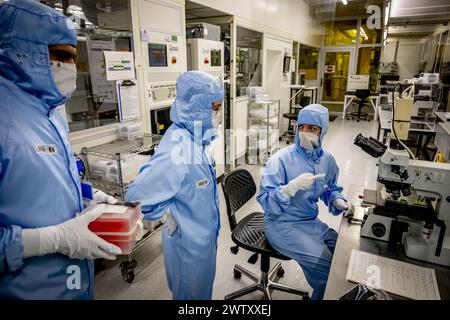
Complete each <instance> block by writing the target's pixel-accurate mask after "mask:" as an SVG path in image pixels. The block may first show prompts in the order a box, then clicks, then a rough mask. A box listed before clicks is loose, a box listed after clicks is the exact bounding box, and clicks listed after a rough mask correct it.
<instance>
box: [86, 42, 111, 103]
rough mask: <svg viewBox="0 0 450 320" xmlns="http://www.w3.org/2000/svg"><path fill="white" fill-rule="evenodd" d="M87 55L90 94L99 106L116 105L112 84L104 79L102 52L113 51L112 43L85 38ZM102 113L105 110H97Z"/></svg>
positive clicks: (104, 70)
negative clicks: (90, 82) (90, 86)
mask: <svg viewBox="0 0 450 320" xmlns="http://www.w3.org/2000/svg"><path fill="white" fill-rule="evenodd" d="M86 42H87V46H88V54H89V71H90V73H91V81H92V93H93V94H94V96H95V97H96V98H95V99H96V102H97V103H99V104H100V105H101V106H102V105H104V104H108V103H117V98H116V93H115V90H114V82H108V81H107V79H106V69H105V59H104V54H103V52H104V51H112V50H115V45H114V42H113V41H111V40H92V39H90V38H89V37H87V40H86ZM99 111H101V112H104V111H106V110H99Z"/></svg>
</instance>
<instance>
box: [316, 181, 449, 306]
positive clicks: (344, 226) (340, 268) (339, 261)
mask: <svg viewBox="0 0 450 320" xmlns="http://www.w3.org/2000/svg"><path fill="white" fill-rule="evenodd" d="M363 192H364V188H363V187H360V186H356V185H351V186H350V188H349V191H348V197H347V199H348V201H350V202H352V203H354V204H355V208H356V207H358V206H359V207H361V204H362V200H361V199H360V195H362V194H363ZM360 231H361V225H359V224H351V223H349V222H348V219H347V218H345V217H343V218H342V220H341V225H340V228H339V235H338V238H337V242H336V248H335V251H334V256H333V261H332V263H331V269H330V274H329V277H328V282H327V286H326V290H325V295H324V299H325V300H336V299H339V298H340V297H342V296H343V295H344V294H345V293H346V292H347V291H349V290H350V289H352V288H353V287H355V286H356V285H357V284H356V283H353V282H350V281H347V280H346V274H347V269H348V266H349V262H350V256H351V253H352V250H361V251H364V252H367V253H371V254H375V255H378V256H382V257H386V258H391V259H395V260H399V261H404V262H407V263H411V264H415V265H419V266H422V267H427V268H432V269H434V271H435V273H436V280H437V285H438V288H439V293H440V296H441V299H442V300H449V299H450V268H446V267H443V266H439V265H435V264H431V263H427V262H422V261H418V260H414V259H411V258H408V257H407V256H406V255H405V252H404V250H403V248H402V247H400V248H397V249H388V245H387V242H384V241H380V240H374V239H369V238H364V237H361V236H360Z"/></svg>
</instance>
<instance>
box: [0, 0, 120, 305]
mask: <svg viewBox="0 0 450 320" xmlns="http://www.w3.org/2000/svg"><path fill="white" fill-rule="evenodd" d="M76 44H77V36H76V33H75V30H74V28H73V25H72V24H71V22H70V21H69V20H68V19H67V18H66V17H65V16H63V15H62V14H60V13H58V12H56V11H55V10H53V9H51V8H49V7H47V6H45V5H44V4H41V3H40V2H38V1H32V0H11V1H5V2H2V3H0V97H1V101H0V114H1V116H0V299H91V298H93V279H94V268H93V261H92V260H91V259H95V258H106V259H114V258H115V256H116V255H117V254H119V253H120V248H118V247H116V246H114V245H112V244H109V243H108V242H106V241H104V240H102V239H101V238H99V237H97V236H96V235H95V234H93V233H92V232H90V231H89V229H88V227H87V226H88V224H89V222H90V221H92V220H94V219H96V218H97V217H98V216H99V215H100V214H102V210H101V209H102V208H101V206H100V208H96V209H95V210H89V212H85V214H82V215H77V213H79V212H81V211H83V210H84V207H83V199H82V195H81V187H80V179H79V174H78V170H77V166H76V163H75V158H74V154H73V152H72V150H71V147H70V144H69V139H68V131H67V125H66V124H65V123H64V120H63V118H62V116H61V115H60V114H59V112H58V111H57V110H56V109H55V108H56V107H57V106H58V105H61V104H63V103H64V102H65V101H66V99H67V98H68V97H70V95H71V93H72V92H73V91H74V90H75V87H76V83H75V79H76V67H75V64H74V56H75V54H76ZM96 198H97V199H100V198H101V200H103V201H108V202H111V203H112V202H115V199H114V198H112V197H110V196H107V195H106V194H105V193H103V192H101V191H99V192H97V193H96Z"/></svg>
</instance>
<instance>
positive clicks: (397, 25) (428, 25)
mask: <svg viewBox="0 0 450 320" xmlns="http://www.w3.org/2000/svg"><path fill="white" fill-rule="evenodd" d="M449 22H450V1H449V0H391V4H390V13H389V22H388V25H389V28H388V35H389V37H405V38H423V37H427V36H429V35H432V34H433V33H435V32H437V31H438V30H440V29H442V27H443V26H444V25H446V24H448V23H449Z"/></svg>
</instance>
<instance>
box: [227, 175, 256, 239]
mask: <svg viewBox="0 0 450 320" xmlns="http://www.w3.org/2000/svg"><path fill="white" fill-rule="evenodd" d="M222 190H223V194H224V196H225V203H226V205H227V215H228V222H229V223H230V229H231V231H233V230H234V228H235V227H236V225H237V222H236V217H235V215H234V214H235V213H236V211H238V210H239V209H240V208H241V207H242V206H243V205H244V204H245V203H246V202H247V201H248V200H250V199H251V198H252V197H253V196H254V195H255V193H256V185H255V181H254V180H253V177H252V175H251V174H250V172H248V171H247V170H244V169H237V170H234V171H232V172H230V173H228V174H226V175H225V176H224V177H223V179H222Z"/></svg>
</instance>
